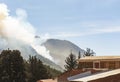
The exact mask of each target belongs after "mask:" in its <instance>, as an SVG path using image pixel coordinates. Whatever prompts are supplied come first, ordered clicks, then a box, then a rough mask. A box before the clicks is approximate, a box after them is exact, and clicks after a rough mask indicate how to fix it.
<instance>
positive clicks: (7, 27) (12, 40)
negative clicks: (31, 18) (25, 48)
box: [0, 3, 53, 61]
mask: <svg viewBox="0 0 120 82" xmlns="http://www.w3.org/2000/svg"><path fill="white" fill-rule="evenodd" d="M9 12H10V10H9V9H8V8H7V5H6V4H4V3H1V4H0V46H1V47H0V49H5V48H7V45H10V44H11V47H12V45H14V46H16V49H17V48H18V47H19V41H20V42H23V43H24V44H28V45H30V46H32V48H34V49H35V50H36V52H37V53H39V54H41V55H42V56H44V57H46V58H48V59H50V60H52V61H53V58H52V57H51V56H50V54H49V51H47V50H46V48H45V47H44V46H42V45H41V44H42V42H41V41H42V39H41V38H35V36H36V30H35V28H34V26H32V25H31V24H30V23H29V22H28V21H27V13H26V11H25V10H23V9H17V10H16V16H11V15H10V14H9ZM17 44H18V45H17ZM28 55H29V54H28Z"/></svg>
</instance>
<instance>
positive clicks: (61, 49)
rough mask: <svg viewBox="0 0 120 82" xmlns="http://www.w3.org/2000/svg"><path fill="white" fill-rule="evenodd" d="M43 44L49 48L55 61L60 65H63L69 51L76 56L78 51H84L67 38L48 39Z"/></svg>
mask: <svg viewBox="0 0 120 82" xmlns="http://www.w3.org/2000/svg"><path fill="white" fill-rule="evenodd" d="M43 45H44V46H45V47H46V49H47V50H49V53H50V55H51V56H52V57H53V59H54V60H55V62H56V63H57V64H58V65H60V66H62V67H64V65H65V59H66V57H68V56H69V54H70V53H71V52H72V53H73V54H74V55H76V57H78V53H79V51H80V52H81V53H84V50H83V49H81V48H79V47H78V46H77V45H75V44H73V43H72V42H70V41H67V40H59V39H48V40H47V41H46V42H45V43H43Z"/></svg>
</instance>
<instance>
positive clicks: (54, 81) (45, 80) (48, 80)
mask: <svg viewBox="0 0 120 82" xmlns="http://www.w3.org/2000/svg"><path fill="white" fill-rule="evenodd" d="M37 82H57V79H43V80H39V81H37Z"/></svg>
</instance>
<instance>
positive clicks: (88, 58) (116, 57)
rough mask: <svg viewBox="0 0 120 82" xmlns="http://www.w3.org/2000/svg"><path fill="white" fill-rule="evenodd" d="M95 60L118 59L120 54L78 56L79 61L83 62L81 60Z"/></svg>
mask: <svg viewBox="0 0 120 82" xmlns="http://www.w3.org/2000/svg"><path fill="white" fill-rule="evenodd" d="M97 60H101V61H106V60H111V61H112V60H116V61H120V56H87V57H83V58H80V59H79V62H83V61H97Z"/></svg>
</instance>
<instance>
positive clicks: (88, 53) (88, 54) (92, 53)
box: [84, 48, 95, 56]
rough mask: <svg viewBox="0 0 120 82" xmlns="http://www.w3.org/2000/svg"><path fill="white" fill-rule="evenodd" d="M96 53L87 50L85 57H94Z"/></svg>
mask: <svg viewBox="0 0 120 82" xmlns="http://www.w3.org/2000/svg"><path fill="white" fill-rule="evenodd" d="M94 54H95V52H94V51H93V50H91V49H90V48H87V49H86V52H85V53H84V56H94Z"/></svg>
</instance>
